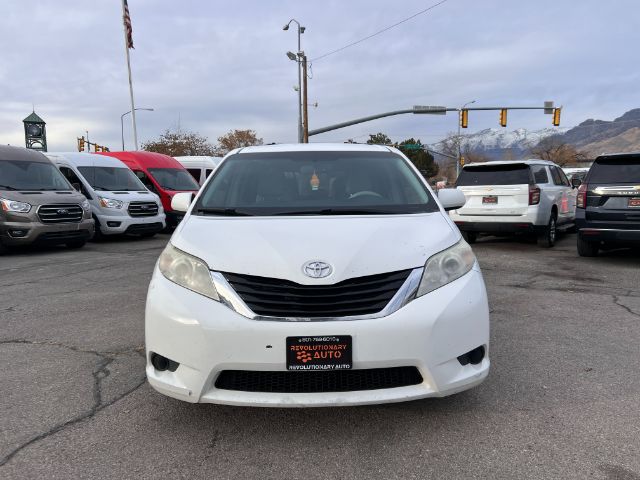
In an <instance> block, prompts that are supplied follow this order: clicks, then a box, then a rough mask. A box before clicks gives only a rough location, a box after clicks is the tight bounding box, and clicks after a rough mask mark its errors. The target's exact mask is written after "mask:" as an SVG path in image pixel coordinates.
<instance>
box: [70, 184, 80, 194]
mask: <svg viewBox="0 0 640 480" xmlns="http://www.w3.org/2000/svg"><path fill="white" fill-rule="evenodd" d="M71 186H72V187H73V188H75V189H76V190H77V191H78V192H81V191H82V185H80V184H79V183H78V182H74V183H72V184H71Z"/></svg>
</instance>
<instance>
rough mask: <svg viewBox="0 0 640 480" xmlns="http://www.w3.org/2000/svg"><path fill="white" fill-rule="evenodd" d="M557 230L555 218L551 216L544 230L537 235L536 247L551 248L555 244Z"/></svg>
mask: <svg viewBox="0 0 640 480" xmlns="http://www.w3.org/2000/svg"><path fill="white" fill-rule="evenodd" d="M557 233H558V229H557V226H556V216H555V215H554V214H551V218H550V219H549V223H548V224H547V226H546V227H545V229H544V230H543V231H542V232H541V233H540V234H539V235H538V245H539V246H541V247H544V248H551V247H553V246H554V245H555V244H556V235H557Z"/></svg>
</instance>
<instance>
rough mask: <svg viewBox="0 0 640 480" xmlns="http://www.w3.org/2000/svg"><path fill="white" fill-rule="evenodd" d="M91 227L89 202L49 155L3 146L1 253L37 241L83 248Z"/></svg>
mask: <svg viewBox="0 0 640 480" xmlns="http://www.w3.org/2000/svg"><path fill="white" fill-rule="evenodd" d="M93 228H94V223H93V219H92V218H91V209H90V206H89V202H88V201H87V199H86V198H85V197H84V196H83V195H82V194H81V193H78V192H76V191H75V190H74V189H73V187H72V186H71V185H70V184H69V182H67V180H65V178H64V177H63V176H62V174H61V173H60V172H59V171H58V169H57V168H56V167H55V166H54V165H53V163H51V162H50V161H49V159H47V157H45V156H44V155H42V154H41V153H39V152H36V151H34V150H27V149H26V148H19V147H10V146H4V145H2V146H0V253H3V252H4V251H6V250H7V247H11V246H15V245H29V244H33V243H48V244H54V245H56V244H65V245H66V246H67V247H69V248H79V247H82V246H83V245H84V244H85V243H86V242H87V240H88V239H89V238H91V236H92V235H93Z"/></svg>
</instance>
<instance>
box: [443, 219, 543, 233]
mask: <svg viewBox="0 0 640 480" xmlns="http://www.w3.org/2000/svg"><path fill="white" fill-rule="evenodd" d="M455 224H456V226H457V227H458V229H459V230H460V231H461V232H477V233H539V232H541V231H543V230H544V229H545V227H546V225H544V226H539V225H534V224H532V223H526V222H524V223H522V222H518V223H515V222H467V221H459V220H455Z"/></svg>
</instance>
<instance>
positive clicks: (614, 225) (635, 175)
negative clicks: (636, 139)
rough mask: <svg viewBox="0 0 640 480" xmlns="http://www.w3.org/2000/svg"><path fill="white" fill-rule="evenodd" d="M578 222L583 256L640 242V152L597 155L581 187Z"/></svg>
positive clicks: (638, 244)
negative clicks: (616, 246) (603, 249)
mask: <svg viewBox="0 0 640 480" xmlns="http://www.w3.org/2000/svg"><path fill="white" fill-rule="evenodd" d="M579 183H580V182H576V185H577V184H579ZM576 225H577V227H578V254H580V255H581V256H583V257H593V256H596V255H597V254H598V251H599V250H600V249H601V248H603V247H609V246H614V245H621V246H625V245H626V246H635V247H638V246H640V153H621V154H610V155H601V156H599V157H598V158H596V160H595V162H594V163H593V165H592V166H591V169H590V170H589V173H588V174H587V176H586V177H585V180H584V183H582V184H581V185H580V188H579V189H578V209H577V211H576Z"/></svg>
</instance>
